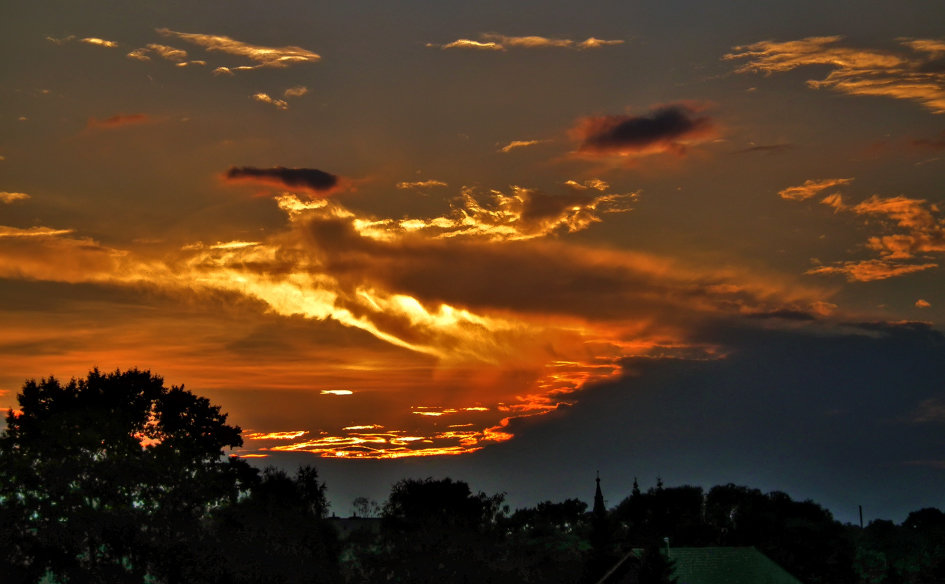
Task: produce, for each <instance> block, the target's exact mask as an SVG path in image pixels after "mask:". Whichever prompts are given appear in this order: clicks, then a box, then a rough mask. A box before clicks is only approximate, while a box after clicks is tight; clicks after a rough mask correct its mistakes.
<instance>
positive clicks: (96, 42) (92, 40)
mask: <svg viewBox="0 0 945 584" xmlns="http://www.w3.org/2000/svg"><path fill="white" fill-rule="evenodd" d="M46 40H47V41H49V42H51V43H55V44H57V45H65V44H68V43H72V42H77V43H83V44H86V45H92V46H95V47H103V48H106V49H114V48H115V47H117V46H118V43H116V42H114V41H109V40H105V39H102V38H99V37H82V38H80V37H77V36H75V35H69V36H67V37H62V38H56V37H51V36H48V37H46Z"/></svg>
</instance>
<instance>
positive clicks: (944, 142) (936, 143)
mask: <svg viewBox="0 0 945 584" xmlns="http://www.w3.org/2000/svg"><path fill="white" fill-rule="evenodd" d="M912 145H913V146H915V147H918V148H925V149H928V150H945V131H942V132H940V133H939V134H938V136H936V137H935V138H916V139H915V140H912Z"/></svg>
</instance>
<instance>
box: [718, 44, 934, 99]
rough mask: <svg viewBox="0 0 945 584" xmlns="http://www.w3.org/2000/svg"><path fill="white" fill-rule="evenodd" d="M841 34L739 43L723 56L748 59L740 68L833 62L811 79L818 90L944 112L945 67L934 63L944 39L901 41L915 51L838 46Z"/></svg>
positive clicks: (763, 70)
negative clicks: (825, 71) (821, 74)
mask: <svg viewBox="0 0 945 584" xmlns="http://www.w3.org/2000/svg"><path fill="white" fill-rule="evenodd" d="M841 40H842V37H838V36H830V37H809V38H805V39H801V40H797V41H789V42H774V41H762V42H758V43H754V44H751V45H747V46H739V47H735V48H734V49H733V51H732V52H731V53H728V54H727V55H725V56H724V57H723V58H724V59H727V60H740V59H745V60H747V62H746V63H745V64H743V65H741V66H740V67H738V68H737V69H736V72H738V73H749V72H755V73H764V74H771V73H780V72H784V71H791V70H794V69H797V68H799V67H807V66H815V65H821V66H829V67H831V68H832V70H831V71H830V73H829V74H828V75H827V76H826V77H825V78H823V79H820V80H817V79H811V80H808V81H807V85H808V86H809V87H811V88H814V89H821V88H825V89H832V90H834V91H839V92H841V93H847V94H850V95H874V96H885V97H892V98H894V99H905V100H909V101H915V102H918V103H920V104H922V105H923V106H924V107H925V108H927V109H929V110H930V111H932V112H933V113H936V114H940V113H945V71H943V70H942V69H941V67H937V66H935V63H936V61H937V60H938V59H940V57H941V54H942V53H941V47H942V46H943V45H945V42H943V41H940V40H922V39H918V40H903V41H901V44H902V45H903V46H905V47H908V48H909V49H911V50H912V52H911V53H894V52H890V51H883V50H870V49H854V48H848V47H843V46H840V45H839V44H838V43H840V41H841Z"/></svg>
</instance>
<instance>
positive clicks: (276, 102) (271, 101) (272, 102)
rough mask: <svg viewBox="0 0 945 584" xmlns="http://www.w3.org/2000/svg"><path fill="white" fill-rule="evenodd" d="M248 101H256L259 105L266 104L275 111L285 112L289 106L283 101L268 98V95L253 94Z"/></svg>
mask: <svg viewBox="0 0 945 584" xmlns="http://www.w3.org/2000/svg"><path fill="white" fill-rule="evenodd" d="M250 99H252V100H253V101H258V102H259V103H268V104H270V105H273V106H275V108H276V109H280V110H287V109H289V104H288V102H286V101H285V100H283V99H273V98H272V97H270V96H269V94H268V93H262V92H260V93H254V94H252V95H251V96H250Z"/></svg>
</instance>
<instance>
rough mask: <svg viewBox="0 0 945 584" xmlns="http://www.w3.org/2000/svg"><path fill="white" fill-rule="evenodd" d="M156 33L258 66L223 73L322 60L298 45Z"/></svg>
mask: <svg viewBox="0 0 945 584" xmlns="http://www.w3.org/2000/svg"><path fill="white" fill-rule="evenodd" d="M157 32H158V33H159V34H161V35H162V36H165V37H173V38H177V39H180V40H182V41H185V42H188V43H192V44H195V45H198V46H200V47H203V48H204V49H205V50H207V51H210V52H220V53H226V54H229V55H234V56H239V57H245V58H247V59H249V60H250V61H253V62H255V63H256V64H255V65H240V66H232V67H222V68H221V69H223V70H225V71H224V72H229V73H232V72H233V71H244V70H251V69H262V68H284V67H288V66H290V65H296V64H299V63H315V62H317V61H320V60H321V57H320V56H319V55H318V54H316V53H313V52H312V51H309V50H308V49H303V48H301V47H296V46H285V47H267V46H263V45H253V44H250V43H245V42H242V41H238V40H235V39H232V38H230V37H228V36H222V35H211V34H199V33H187V32H178V31H174V30H171V29H168V28H159V29H157Z"/></svg>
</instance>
